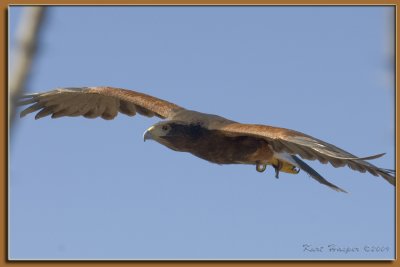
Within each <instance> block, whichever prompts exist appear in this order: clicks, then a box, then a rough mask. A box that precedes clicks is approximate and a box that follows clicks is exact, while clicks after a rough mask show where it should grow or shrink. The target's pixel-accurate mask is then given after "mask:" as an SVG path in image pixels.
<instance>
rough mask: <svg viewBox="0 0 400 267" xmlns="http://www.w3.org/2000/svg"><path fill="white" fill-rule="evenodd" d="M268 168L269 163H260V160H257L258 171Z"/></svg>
mask: <svg viewBox="0 0 400 267" xmlns="http://www.w3.org/2000/svg"><path fill="white" fill-rule="evenodd" d="M266 168H267V164H264V163H260V162H259V161H257V162H256V170H257V171H258V172H263V171H265V169H266Z"/></svg>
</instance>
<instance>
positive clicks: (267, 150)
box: [18, 87, 395, 192]
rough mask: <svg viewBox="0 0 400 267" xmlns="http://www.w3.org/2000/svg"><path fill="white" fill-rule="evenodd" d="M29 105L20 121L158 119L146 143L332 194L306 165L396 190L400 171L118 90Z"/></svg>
mask: <svg viewBox="0 0 400 267" xmlns="http://www.w3.org/2000/svg"><path fill="white" fill-rule="evenodd" d="M18 104H19V105H29V104H31V105H30V106H29V107H27V108H26V109H24V110H23V111H22V112H21V113H20V116H21V117H23V116H25V115H27V114H29V113H31V112H35V111H39V112H38V113H37V114H36V116H35V119H40V118H42V117H45V116H48V115H51V117H52V118H59V117H63V116H70V117H73V116H84V117H86V118H97V117H101V118H103V119H106V120H111V119H113V118H115V116H117V114H118V112H121V113H123V114H125V115H128V116H134V115H136V113H139V114H140V115H144V116H147V117H152V116H157V117H159V118H161V119H165V120H164V121H161V122H158V123H156V124H154V125H153V126H151V127H150V128H149V129H147V130H146V131H145V133H144V140H147V139H152V140H154V141H157V142H158V143H160V144H163V145H164V146H166V147H168V148H170V149H172V150H175V151H181V152H189V153H191V154H193V155H195V156H197V157H199V158H202V159H205V160H207V161H209V162H213V163H217V164H250V165H255V166H256V170H257V171H259V172H263V171H264V170H265V169H266V166H267V165H272V166H273V167H274V169H275V176H276V177H277V178H278V176H279V172H280V171H281V172H287V173H293V174H296V173H298V172H299V171H300V170H303V171H305V172H306V173H308V174H309V175H310V176H311V177H312V178H314V179H315V180H317V181H318V182H320V183H322V184H324V185H327V186H329V187H330V188H332V189H334V190H336V191H341V192H346V191H344V190H343V189H341V188H339V187H338V186H336V185H334V184H332V183H330V182H329V181H327V180H326V179H325V178H323V177H322V176H321V175H320V174H319V173H318V172H316V171H315V170H314V169H313V168H311V167H310V166H309V165H307V164H306V163H305V162H304V161H302V160H301V159H300V157H301V158H303V159H306V160H319V161H320V162H321V163H328V162H329V163H330V164H332V166H334V167H343V166H346V165H347V166H348V167H350V168H351V169H353V170H356V171H359V172H369V173H371V174H372V175H375V176H381V177H383V178H384V179H385V180H386V181H388V182H389V183H390V184H392V185H395V171H394V170H388V169H382V168H378V167H376V166H374V165H373V164H371V163H369V162H367V161H366V160H371V159H375V158H378V157H381V156H382V155H384V154H378V155H374V156H369V157H362V158H361V157H357V156H354V155H353V154H351V153H349V152H347V151H345V150H343V149H340V148H338V147H336V146H334V145H332V144H329V143H327V142H324V141H322V140H319V139H317V138H314V137H312V136H309V135H306V134H303V133H301V132H297V131H294V130H289V129H285V128H278V127H272V126H267V125H257V124H242V123H238V122H235V121H232V120H229V119H226V118H223V117H221V116H217V115H212V114H205V113H201V112H197V111H193V110H188V109H185V108H182V107H180V106H178V105H175V104H173V103H170V102H168V101H165V100H162V99H159V98H156V97H153V96H150V95H146V94H143V93H139V92H135V91H131V90H126V89H121V88H113V87H80V88H58V89H55V90H52V91H49V92H43V93H35V94H29V95H24V96H22V97H21V100H20V101H19V103H18Z"/></svg>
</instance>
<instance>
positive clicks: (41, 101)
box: [17, 87, 183, 120]
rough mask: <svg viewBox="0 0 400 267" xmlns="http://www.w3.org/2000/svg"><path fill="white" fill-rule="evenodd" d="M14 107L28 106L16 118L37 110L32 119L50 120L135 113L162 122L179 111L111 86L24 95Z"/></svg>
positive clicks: (65, 89) (171, 105)
mask: <svg viewBox="0 0 400 267" xmlns="http://www.w3.org/2000/svg"><path fill="white" fill-rule="evenodd" d="M17 104H18V105H20V106H22V105H29V104H32V105H31V106H29V107H27V108H26V109H24V110H23V111H22V112H21V113H20V116H21V117H23V116H25V115H27V114H29V113H31V112H35V111H39V112H38V113H37V114H36V116H35V119H40V118H43V117H45V116H48V115H51V117H52V118H59V117H63V116H69V117H74V116H84V117H86V118H97V117H102V118H103V119H106V120H111V119H114V118H115V117H116V116H117V115H118V112H121V113H123V114H126V115H128V116H134V115H136V113H139V114H141V115H144V116H147V117H152V116H154V115H155V116H157V117H160V118H163V119H166V118H170V117H172V116H173V115H174V114H175V113H176V112H177V111H179V110H183V108H182V107H179V106H177V105H175V104H173V103H170V102H168V101H165V100H162V99H159V98H156V97H153V96H150V95H146V94H142V93H138V92H135V91H131V90H126V89H121V88H113V87H79V88H58V89H55V90H53V91H49V92H44V93H35V94H29V95H24V96H22V97H21V100H20V101H19V102H18V103H17Z"/></svg>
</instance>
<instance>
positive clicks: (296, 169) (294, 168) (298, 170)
mask: <svg viewBox="0 0 400 267" xmlns="http://www.w3.org/2000/svg"><path fill="white" fill-rule="evenodd" d="M292 170H293V171H295V172H296V174H298V173H299V172H300V168H297V167H296V166H293V168H292Z"/></svg>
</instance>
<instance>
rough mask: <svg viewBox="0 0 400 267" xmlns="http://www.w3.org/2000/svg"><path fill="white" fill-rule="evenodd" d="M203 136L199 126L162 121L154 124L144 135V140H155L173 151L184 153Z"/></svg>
mask: <svg viewBox="0 0 400 267" xmlns="http://www.w3.org/2000/svg"><path fill="white" fill-rule="evenodd" d="M201 134H202V128H201V126H199V125H193V124H188V123H187V122H180V121H162V122H159V123H156V124H154V125H153V126H151V127H150V128H149V129H147V130H146V131H145V132H144V134H143V140H144V141H146V140H154V141H156V142H158V143H160V144H162V145H165V146H167V147H169V148H171V149H173V150H178V151H184V150H186V149H185V148H187V146H188V145H190V144H192V143H193V141H194V140H195V139H197V138H198V137H199V136H200V135H201Z"/></svg>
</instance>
